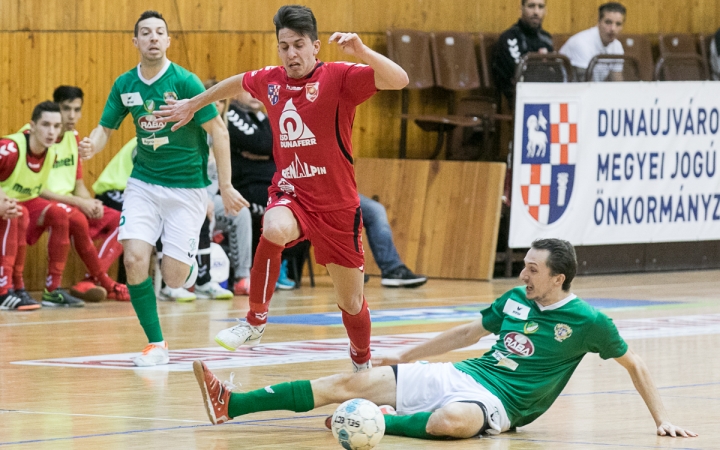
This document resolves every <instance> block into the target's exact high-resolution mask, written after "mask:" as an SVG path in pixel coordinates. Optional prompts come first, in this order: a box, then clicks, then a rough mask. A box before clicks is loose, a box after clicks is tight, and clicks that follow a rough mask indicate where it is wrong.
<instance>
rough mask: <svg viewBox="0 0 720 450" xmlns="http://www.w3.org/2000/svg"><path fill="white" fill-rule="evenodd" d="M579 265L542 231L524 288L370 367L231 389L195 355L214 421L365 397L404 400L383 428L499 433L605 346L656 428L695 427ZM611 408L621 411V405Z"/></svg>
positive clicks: (682, 432)
mask: <svg viewBox="0 0 720 450" xmlns="http://www.w3.org/2000/svg"><path fill="white" fill-rule="evenodd" d="M576 270H577V260H576V257H575V250H574V249H573V247H572V245H571V244H570V243H569V242H566V241H562V240H559V239H543V240H537V241H535V242H533V244H532V248H531V249H530V251H528V253H527V256H525V269H524V270H523V271H522V273H521V274H520V279H521V280H522V281H523V283H524V284H525V286H524V287H517V288H515V289H512V290H510V291H508V292H506V293H505V294H504V295H503V296H502V297H500V298H499V299H497V300H495V302H493V304H492V305H491V306H489V307H488V308H486V309H484V310H483V311H482V318H480V319H478V320H476V321H474V322H471V323H468V324H465V325H460V326H457V327H455V328H452V329H450V330H448V331H446V332H444V333H442V334H440V335H439V336H437V337H435V338H433V339H430V340H429V341H427V342H425V343H423V344H419V345H417V346H415V347H413V348H410V349H408V350H406V351H403V352H402V353H400V354H399V355H397V356H393V357H386V358H377V359H374V360H373V365H374V366H375V368H373V369H370V370H369V371H366V372H361V373H357V374H340V375H333V376H329V377H325V378H320V379H316V380H312V381H308V380H304V381H294V382H291V383H283V384H278V385H274V386H269V387H266V388H264V389H258V390H255V391H250V392H246V393H233V392H231V387H230V386H228V385H226V384H222V383H221V382H220V381H219V380H218V379H217V378H216V377H215V376H214V375H213V374H212V372H210V371H209V370H208V368H207V366H205V364H204V363H203V362H201V361H195V362H194V363H193V367H194V369H195V377H196V378H197V381H198V383H199V385H200V390H201V392H202V395H203V399H204V403H205V407H206V409H207V412H208V416H209V417H210V421H211V422H212V423H214V424H218V423H223V422H225V421H227V420H229V419H231V418H233V417H237V416H242V415H245V414H250V413H254V412H259V411H270V410H290V411H295V412H305V411H309V410H311V409H314V408H319V407H321V406H325V405H328V404H332V403H342V402H344V401H346V400H349V399H352V398H356V397H362V398H366V399H368V400H370V401H372V402H374V403H377V404H378V405H390V406H392V407H394V408H395V409H396V411H397V415H385V424H386V429H385V434H392V435H399V436H409V437H414V438H421V439H445V438H470V437H474V436H478V435H480V434H482V433H485V432H487V433H491V434H497V433H502V432H504V431H508V430H510V429H513V428H515V427H519V426H523V425H527V424H529V423H531V422H532V421H534V420H535V419H537V418H538V417H539V416H540V415H541V414H543V413H544V412H545V411H547V410H548V408H550V406H551V405H552V404H553V402H554V401H555V399H557V397H558V396H559V395H560V392H562V390H563V388H564V387H565V385H566V384H567V382H568V380H569V379H570V376H571V375H572V373H573V372H574V371H575V368H577V366H578V364H579V363H580V361H581V360H582V358H583V356H585V354H587V353H598V354H599V355H600V357H601V358H603V359H608V358H613V359H615V361H617V362H618V363H619V364H620V365H622V366H623V367H624V368H625V369H626V370H627V371H628V374H629V375H630V378H632V381H633V384H634V385H635V388H636V389H637V391H638V392H639V394H640V396H641V397H642V399H643V400H644V401H645V404H646V405H647V407H648V409H649V410H650V414H651V415H652V417H653V419H654V420H655V426H656V432H657V434H658V435H660V436H667V435H669V436H683V437H691V436H697V434H696V433H693V432H692V431H689V430H686V429H684V428H681V427H677V426H675V425H673V424H671V423H670V421H669V417H668V414H667V413H666V411H665V408H664V407H663V403H662V400H661V399H660V394H659V393H658V390H657V388H656V387H655V384H654V383H653V381H652V379H651V378H650V374H649V372H648V369H647V366H646V365H645V363H644V362H643V360H642V359H641V358H640V357H639V356H638V355H637V354H635V353H634V352H633V351H632V350H630V349H629V348H628V346H627V344H626V343H625V341H624V340H623V339H622V337H620V335H619V334H618V331H617V328H616V327H615V325H614V324H613V322H612V320H611V319H610V318H608V317H607V316H606V315H605V314H603V313H601V312H599V311H597V310H596V309H595V308H593V307H592V306H590V305H589V304H587V303H586V302H585V301H583V300H582V299H580V298H578V297H577V296H575V295H574V294H572V293H571V292H570V284H571V282H572V280H573V278H574V277H575V273H576ZM491 333H494V334H496V335H498V337H499V338H498V340H497V342H496V343H495V345H493V347H492V348H491V349H490V350H489V351H487V352H486V353H485V354H484V355H483V356H481V357H480V358H472V359H467V360H465V361H462V362H459V363H455V364H453V363H433V364H422V363H415V364H407V363H409V362H411V361H417V360H419V359H424V358H427V357H430V356H435V355H440V354H443V353H446V352H449V351H452V350H456V349H459V348H463V347H467V346H469V345H472V344H475V343H476V342H478V341H479V340H480V339H481V338H482V337H484V336H488V335H489V334H491ZM378 366H384V367H378ZM612 415H613V419H614V420H616V419H617V416H621V415H622V411H613V412H612ZM328 419H330V418H328ZM326 425H327V426H328V427H329V426H330V420H327V421H326Z"/></svg>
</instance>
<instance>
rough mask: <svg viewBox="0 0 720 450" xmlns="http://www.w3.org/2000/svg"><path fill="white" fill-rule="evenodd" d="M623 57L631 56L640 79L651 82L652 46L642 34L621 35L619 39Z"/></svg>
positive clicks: (652, 72)
mask: <svg viewBox="0 0 720 450" xmlns="http://www.w3.org/2000/svg"><path fill="white" fill-rule="evenodd" d="M620 42H621V43H622V46H623V50H624V52H625V56H632V57H634V58H635V59H636V60H637V62H638V70H639V71H640V79H641V80H642V81H652V80H653V74H654V73H655V63H654V61H653V53H652V45H651V44H650V40H649V39H648V38H647V37H646V36H644V35H642V34H623V35H622V36H621V37H620Z"/></svg>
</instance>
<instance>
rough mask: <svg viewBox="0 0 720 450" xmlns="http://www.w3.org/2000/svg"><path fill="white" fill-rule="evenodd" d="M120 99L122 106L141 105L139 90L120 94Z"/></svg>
mask: <svg viewBox="0 0 720 450" xmlns="http://www.w3.org/2000/svg"><path fill="white" fill-rule="evenodd" d="M120 99H121V100H122V104H123V105H124V106H128V107H129V106H142V104H143V99H142V97H141V96H140V93H139V92H130V93H128V94H120Z"/></svg>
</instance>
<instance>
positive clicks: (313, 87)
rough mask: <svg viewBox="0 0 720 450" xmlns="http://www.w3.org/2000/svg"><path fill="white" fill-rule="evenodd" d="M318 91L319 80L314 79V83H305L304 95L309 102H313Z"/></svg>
mask: <svg viewBox="0 0 720 450" xmlns="http://www.w3.org/2000/svg"><path fill="white" fill-rule="evenodd" d="M319 92H320V82H319V81H316V82H315V83H308V84H306V85H305V97H307V99H308V100H310V101H311V102H314V101H315V99H316V98H318V94H319Z"/></svg>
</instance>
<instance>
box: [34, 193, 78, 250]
mask: <svg viewBox="0 0 720 450" xmlns="http://www.w3.org/2000/svg"><path fill="white" fill-rule="evenodd" d="M56 203H57V202H51V201H50V200H45V199H44V198H41V197H35V198H33V199H32V200H28V201H26V202H22V205H23V206H24V207H26V208H27V210H28V218H29V219H30V223H29V224H28V229H27V243H28V244H29V245H34V244H35V243H36V242H37V241H38V239H40V236H42V234H43V233H44V232H45V227H40V226H38V224H37V223H38V220H39V219H40V216H41V215H42V213H43V211H45V208H47V207H48V206H50V205H52V204H56ZM57 204H58V205H60V206H63V207H64V208H65V209H66V210H67V212H68V214H69V213H70V212H72V207H70V206H68V205H66V204H65V203H57Z"/></svg>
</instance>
